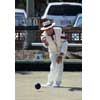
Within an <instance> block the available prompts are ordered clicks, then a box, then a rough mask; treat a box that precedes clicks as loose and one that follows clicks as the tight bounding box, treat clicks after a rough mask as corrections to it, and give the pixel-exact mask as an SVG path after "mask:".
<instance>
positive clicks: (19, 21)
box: [15, 13, 26, 25]
mask: <svg viewBox="0 0 100 100" xmlns="http://www.w3.org/2000/svg"><path fill="white" fill-rule="evenodd" d="M15 20H16V24H18V25H23V24H25V23H26V19H25V15H24V13H15Z"/></svg>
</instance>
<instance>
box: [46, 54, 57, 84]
mask: <svg viewBox="0 0 100 100" xmlns="http://www.w3.org/2000/svg"><path fill="white" fill-rule="evenodd" d="M56 56H57V55H56V54H54V53H52V54H50V59H51V65H50V73H49V75H48V83H47V84H50V85H52V84H53V81H54V79H55V76H56V72H55V71H56V70H55V68H56Z"/></svg>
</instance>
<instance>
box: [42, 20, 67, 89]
mask: <svg viewBox="0 0 100 100" xmlns="http://www.w3.org/2000/svg"><path fill="white" fill-rule="evenodd" d="M54 25H55V23H51V21H50V20H47V21H45V22H43V27H42V28H41V30H42V31H44V32H43V33H42V34H41V41H42V42H43V44H44V46H45V47H47V48H48V52H49V57H50V60H51V65H50V73H49V75H48V82H47V84H46V86H53V87H59V86H60V84H61V81H62V74H63V60H64V57H65V55H66V52H67V47H68V42H67V40H66V35H65V34H63V33H62V28H60V27H54Z"/></svg>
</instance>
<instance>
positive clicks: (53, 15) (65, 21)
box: [41, 2, 82, 27]
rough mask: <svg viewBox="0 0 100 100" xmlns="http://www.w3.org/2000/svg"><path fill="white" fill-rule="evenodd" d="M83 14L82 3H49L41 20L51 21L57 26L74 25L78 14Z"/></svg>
mask: <svg viewBox="0 0 100 100" xmlns="http://www.w3.org/2000/svg"><path fill="white" fill-rule="evenodd" d="M79 13H82V4H81V3H70V2H55V3H49V4H48V6H47V8H46V10H45V12H44V15H43V16H42V17H41V19H45V18H48V19H51V20H53V21H54V22H55V26H61V27H66V26H68V25H73V24H74V22H75V19H76V16H77V14H79Z"/></svg>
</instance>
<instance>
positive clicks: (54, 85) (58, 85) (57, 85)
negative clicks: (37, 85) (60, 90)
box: [52, 83, 60, 88]
mask: <svg viewBox="0 0 100 100" xmlns="http://www.w3.org/2000/svg"><path fill="white" fill-rule="evenodd" d="M52 86H53V87H55V88H57V87H60V84H58V83H54V84H53V85H52Z"/></svg>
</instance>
